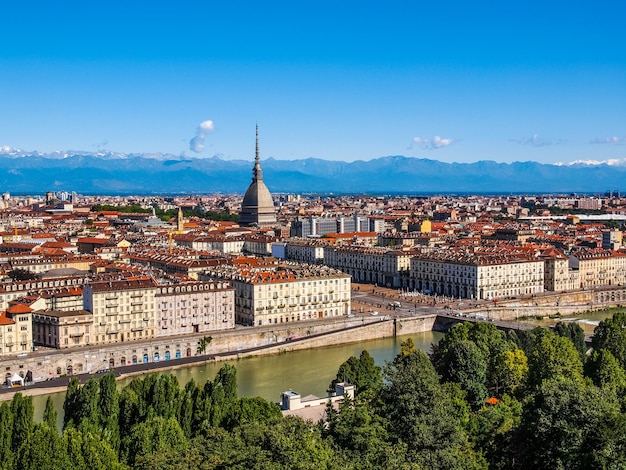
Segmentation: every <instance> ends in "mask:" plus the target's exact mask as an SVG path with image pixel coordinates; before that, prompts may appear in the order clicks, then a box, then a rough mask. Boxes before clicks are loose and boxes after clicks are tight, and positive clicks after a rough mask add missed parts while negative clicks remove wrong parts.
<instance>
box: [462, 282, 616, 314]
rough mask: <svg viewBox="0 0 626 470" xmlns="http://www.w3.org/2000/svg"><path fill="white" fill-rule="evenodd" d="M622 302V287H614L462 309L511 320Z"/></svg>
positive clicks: (526, 298)
mask: <svg viewBox="0 0 626 470" xmlns="http://www.w3.org/2000/svg"><path fill="white" fill-rule="evenodd" d="M623 305H626V288H623V287H618V288H611V289H609V288H604V289H587V290H580V291H574V292H562V293H551V294H549V295H546V294H544V295H540V296H523V297H518V298H515V299H509V300H505V301H498V302H494V303H491V304H481V305H477V306H475V307H474V308H470V309H465V310H464V311H465V312H466V313H468V314H475V315H478V316H482V317H485V318H489V319H493V320H502V321H515V320H518V319H520V318H524V317H537V316H539V317H547V316H555V315H561V316H564V317H566V316H572V315H577V314H580V313H584V312H591V311H596V310H603V309H606V308H610V307H621V306H623Z"/></svg>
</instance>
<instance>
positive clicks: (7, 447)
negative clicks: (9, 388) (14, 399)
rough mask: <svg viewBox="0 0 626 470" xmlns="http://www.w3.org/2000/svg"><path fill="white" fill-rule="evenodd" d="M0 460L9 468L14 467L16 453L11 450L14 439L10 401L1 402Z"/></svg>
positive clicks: (8, 469)
mask: <svg viewBox="0 0 626 470" xmlns="http://www.w3.org/2000/svg"><path fill="white" fill-rule="evenodd" d="M0 423H1V424H0V462H2V465H4V466H5V468H6V469H7V470H11V469H13V468H14V465H13V464H14V458H15V454H14V453H13V451H12V450H11V443H12V441H13V412H12V411H11V405H10V404H9V403H8V402H4V403H2V404H0Z"/></svg>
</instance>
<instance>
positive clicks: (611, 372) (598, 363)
mask: <svg viewBox="0 0 626 470" xmlns="http://www.w3.org/2000/svg"><path fill="white" fill-rule="evenodd" d="M585 373H586V375H587V377H589V378H590V379H591V380H592V381H593V383H594V385H596V386H597V387H599V388H601V389H610V390H612V391H614V392H615V393H616V394H617V396H618V397H623V396H624V394H625V393H626V372H625V371H624V369H623V368H622V367H621V366H620V364H619V362H618V361H617V359H615V356H613V354H611V351H609V350H607V349H600V350H599V351H594V352H593V354H592V355H591V357H590V358H589V360H588V361H587V362H586V364H585Z"/></svg>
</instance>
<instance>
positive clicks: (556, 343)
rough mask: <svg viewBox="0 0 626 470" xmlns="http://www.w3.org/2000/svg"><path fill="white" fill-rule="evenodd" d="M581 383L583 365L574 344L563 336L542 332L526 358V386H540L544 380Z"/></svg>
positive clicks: (547, 331)
mask: <svg viewBox="0 0 626 470" xmlns="http://www.w3.org/2000/svg"><path fill="white" fill-rule="evenodd" d="M560 378H564V379H569V380H573V381H576V382H578V383H581V382H582V381H583V364H582V361H581V360H580V354H579V352H578V351H577V350H576V348H575V347H574V344H573V343H572V342H571V341H570V340H569V339H567V338H565V337H563V336H558V335H557V334H555V333H553V332H551V331H549V330H544V331H543V333H542V334H541V335H540V336H539V337H538V338H537V340H536V341H535V345H534V348H533V350H532V351H531V353H530V355H529V356H528V384H529V386H530V387H531V388H537V387H539V386H541V384H542V383H543V381H545V380H554V379H560Z"/></svg>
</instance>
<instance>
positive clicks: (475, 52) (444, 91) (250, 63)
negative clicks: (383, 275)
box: [0, 0, 626, 163]
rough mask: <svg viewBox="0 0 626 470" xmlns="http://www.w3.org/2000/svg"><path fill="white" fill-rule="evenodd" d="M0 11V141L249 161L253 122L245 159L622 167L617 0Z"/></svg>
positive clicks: (137, 4) (120, 5) (48, 6)
mask: <svg viewBox="0 0 626 470" xmlns="http://www.w3.org/2000/svg"><path fill="white" fill-rule="evenodd" d="M7 3H8V5H7ZM0 18H1V19H2V21H1V24H2V28H1V29H0V34H1V35H2V40H1V42H0V146H3V145H6V146H11V147H17V148H22V149H26V150H38V151H42V152H50V151H54V150H92V151H93V150H97V149H107V150H112V151H116V152H125V153H130V152H168V153H173V154H176V155H178V154H183V153H184V154H186V155H193V156H198V157H207V156H212V155H219V156H222V157H225V158H244V159H252V158H253V157H254V126H255V123H257V122H258V123H259V129H260V146H261V157H262V159H265V158H268V157H274V158H278V159H300V158H307V157H319V158H326V159H331V160H346V161H353V160H369V159H372V158H376V157H379V156H386V155H407V156H414V157H425V158H432V159H437V160H441V161H449V162H450V161H458V162H472V161H477V160H495V161H500V162H511V161H525V160H534V161H540V162H544V163H550V162H569V161H573V160H582V159H584V160H607V159H624V158H626V26H625V22H624V19H625V18H626V2H623V1H621V0H615V1H603V0H596V1H594V2H562V1H555V2H549V1H541V2H539V1H534V0H530V1H526V2H503V1H498V2H481V1H477V2H476V1H475V2H467V1H458V0H456V1H445V0H441V1H432V2H418V1H391V2H380V1H377V2H373V1H360V2H352V1H332V2H327V1H317V2H296V1H289V2H282V1H273V2H247V1H245V2H243V1H236V0H233V1H228V2H218V1H213V2H209V1H196V2H189V1H176V2H174V1H167V2H165V1H158V0H157V1H140V0H126V1H107V2H92V1H84V0H83V1H72V2H69V1H63V0H60V1H54V2H52V1H40V2H38V1H34V2H5V3H4V4H3V5H2V6H1V7H0ZM205 121H212V126H210V125H208V124H207V125H205V126H204V127H203V131H202V132H200V139H199V140H196V141H195V144H196V145H195V149H196V150H200V149H201V150H200V151H199V152H198V153H196V152H194V151H193V150H192V149H191V148H190V141H191V139H192V138H193V137H194V136H196V135H197V134H198V130H199V126H200V124H201V123H203V122H205ZM199 144H201V145H199Z"/></svg>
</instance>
